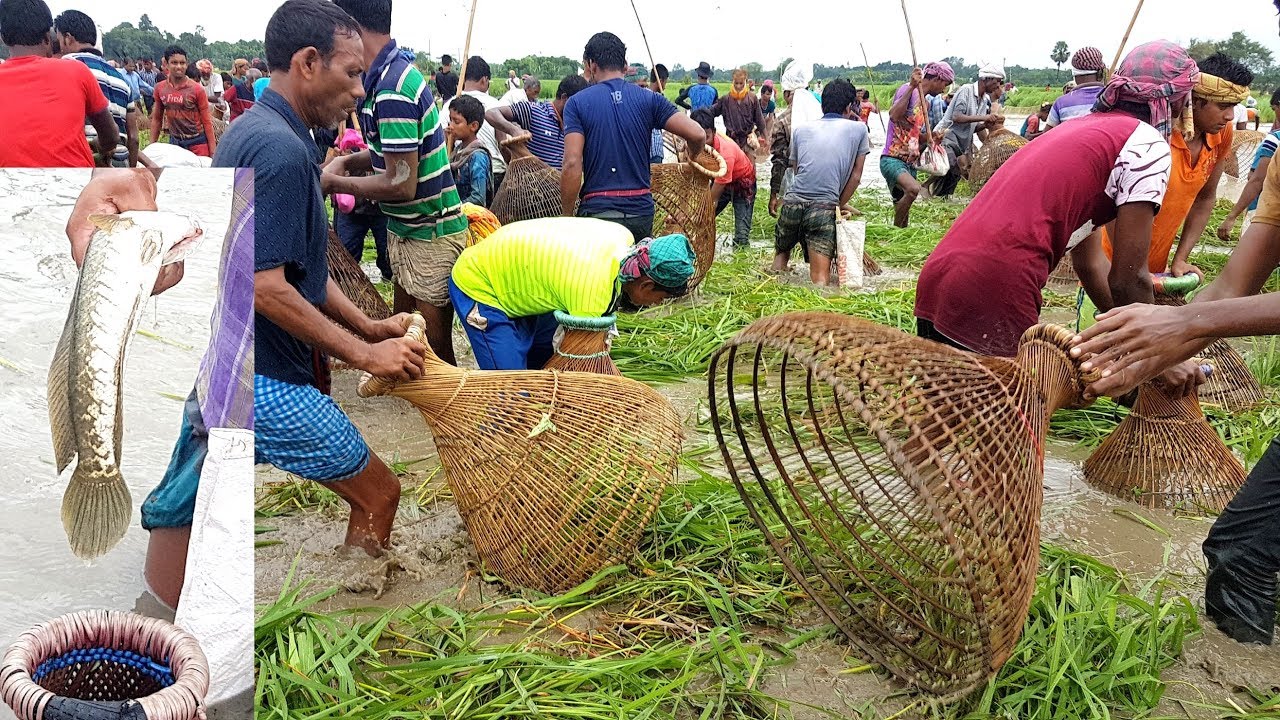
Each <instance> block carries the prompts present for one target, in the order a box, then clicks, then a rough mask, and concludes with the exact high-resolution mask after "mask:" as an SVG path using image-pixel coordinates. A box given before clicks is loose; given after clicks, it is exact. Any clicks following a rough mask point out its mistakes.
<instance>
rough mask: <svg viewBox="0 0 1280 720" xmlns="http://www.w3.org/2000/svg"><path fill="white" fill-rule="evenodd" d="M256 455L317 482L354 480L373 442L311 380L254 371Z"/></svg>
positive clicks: (364, 465)
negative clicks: (298, 381) (303, 382)
mask: <svg viewBox="0 0 1280 720" xmlns="http://www.w3.org/2000/svg"><path fill="white" fill-rule="evenodd" d="M253 423H254V426H253V430H254V433H253V436H254V446H253V454H254V461H255V462H258V463H270V464H271V465H274V466H276V467H277V468H279V469H281V470H283V471H285V472H287V473H291V474H293V475H297V476H298V477H300V478H303V479H306V480H314V481H316V482H322V483H323V482H337V481H341V480H349V479H351V478H353V477H355V476H356V475H359V474H360V473H362V472H364V469H365V468H366V467H368V465H369V446H368V445H367V444H365V441H364V438H363V437H361V435H360V431H359V430H357V429H356V426H355V425H354V424H352V422H351V418H349V417H347V414H346V413H344V412H342V408H339V407H338V404H337V403H336V402H334V401H333V398H331V397H329V396H328V395H325V394H324V393H321V392H320V390H319V389H317V388H316V387H314V386H311V385H294V384H293V383H287V382H281V381H279V380H274V379H272V378H269V377H265V376H263V375H256V374H255V375H254V376H253Z"/></svg>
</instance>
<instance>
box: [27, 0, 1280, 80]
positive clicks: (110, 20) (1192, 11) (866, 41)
mask: <svg viewBox="0 0 1280 720" xmlns="http://www.w3.org/2000/svg"><path fill="white" fill-rule="evenodd" d="M49 1H50V7H51V8H52V9H53V12H54V14H55V15H57V13H58V12H60V11H61V10H65V9H69V8H76V9H80V10H84V11H86V12H88V13H90V15H92V16H93V18H94V20H95V21H96V22H97V23H98V24H99V25H100V26H102V27H103V28H104V29H110V28H112V27H115V26H116V25H117V24H118V23H120V22H122V21H129V22H133V23H135V24H136V23H137V20H138V18H139V17H140V16H141V15H142V13H144V12H146V13H148V14H149V15H150V17H151V21H152V22H154V23H155V24H156V25H157V26H159V27H160V28H162V29H164V30H166V31H168V32H172V33H173V34H174V35H177V34H179V33H181V32H183V31H184V30H191V29H194V27H195V26H196V25H197V24H199V25H203V26H204V29H205V34H206V36H207V37H208V38H209V39H210V40H229V41H234V40H239V39H247V38H248V37H254V38H261V37H262V36H263V33H264V30H265V28H266V24H267V20H268V19H269V18H270V17H271V13H272V12H274V11H275V8H276V7H278V6H279V3H278V2H276V0H212V1H211V2H205V3H198V4H195V5H193V4H192V3H186V2H149V1H147V2H144V1H143V0H112V2H110V3H102V2H87V0H70V1H65V0H49ZM1135 5H1136V0H1073V1H1072V2H1055V1H1054V0H1042V1H1040V2H1036V1H1034V0H1032V1H1028V0H985V1H983V2H963V1H961V2H956V1H955V0H909V1H908V3H907V6H908V8H909V10H910V11H911V20H912V26H913V30H914V32H915V42H916V50H917V52H918V54H919V58H920V61H921V62H927V61H929V60H932V59H937V58H940V57H946V56H950V55H954V56H958V57H962V58H965V60H967V61H969V62H975V61H979V60H981V61H996V62H999V61H1001V60H1002V59H1005V60H1007V62H1008V63H1009V64H1010V65H1015V64H1016V65H1023V66H1026V67H1048V66H1052V65H1053V62H1052V61H1051V60H1050V59H1049V53H1050V51H1051V50H1052V49H1053V45H1054V43H1055V42H1056V41H1058V40H1065V41H1066V43H1067V45H1068V47H1070V48H1071V50H1072V51H1074V50H1075V49H1076V48H1077V47H1079V46H1081V45H1095V46H1097V47H1099V48H1101V49H1102V52H1103V55H1104V56H1105V57H1106V58H1107V61H1108V63H1110V61H1111V57H1112V55H1113V54H1114V53H1115V51H1116V47H1117V45H1118V44H1119V42H1120V39H1121V37H1123V35H1124V30H1125V26H1126V25H1127V24H1128V22H1129V18H1130V16H1131V15H1132V13H1133V8H1134V6H1135ZM470 7H471V5H470V0H398V2H396V3H395V10H394V16H393V18H392V28H391V30H392V34H393V35H394V36H395V37H396V38H397V40H399V41H400V43H401V44H403V45H409V46H412V47H414V48H415V49H418V50H428V48H430V52H431V54H432V55H433V56H439V55H440V54H441V53H445V52H448V53H451V54H453V55H454V56H458V55H461V52H462V47H463V42H464V40H465V38H466V31H467V16H468V13H469V11H470ZM636 7H637V8H638V9H639V11H640V19H641V20H642V21H643V22H644V27H645V31H646V32H647V33H648V37H649V43H650V45H651V47H652V50H653V56H654V60H655V61H656V62H660V63H665V64H666V65H667V66H669V67H674V66H675V65H676V64H683V65H684V66H685V67H686V68H690V67H693V66H694V65H696V64H697V63H698V62H699V61H700V60H706V61H708V62H710V63H711V64H712V65H713V66H715V67H727V66H730V65H734V64H740V63H745V62H753V61H754V62H760V63H763V64H765V66H766V67H769V66H773V65H776V64H777V63H778V62H779V61H780V60H782V59H783V58H784V57H790V56H796V57H799V56H801V55H804V56H805V57H806V59H809V60H812V61H814V62H818V63H823V64H828V65H837V64H850V65H853V64H861V63H862V52H861V50H859V47H858V45H859V43H862V44H863V45H864V46H865V47H866V51H867V56H868V57H869V58H870V61H871V64H872V65H875V64H876V63H879V62H882V61H885V60H894V61H902V62H906V61H908V60H909V59H910V55H911V53H910V48H909V46H908V44H907V32H906V25H905V24H904V23H903V19H902V11H901V8H900V6H899V3H897V2H894V1H893V0H880V1H879V2H868V1H867V0H844V1H840V0H835V1H832V0H824V1H820V0H769V1H767V2H766V1H763V0H702V1H701V2H697V1H696V0H695V1H692V2H691V1H690V0H636ZM193 8H199V12H193ZM781 8H790V9H793V10H794V15H795V17H794V23H795V24H794V26H791V25H789V24H788V21H787V20H786V19H784V18H783V17H782V16H781V14H780V9H781ZM830 8H838V9H835V10H830ZM824 9H825V10H824ZM1028 9H1030V11H1028ZM1051 18H1052V19H1051ZM600 30H609V31H611V32H613V33H616V34H617V35H618V36H620V37H621V38H622V39H623V42H625V43H626V44H627V55H628V58H627V59H628V60H632V61H637V62H644V63H645V64H646V65H647V64H648V61H647V54H646V52H645V48H644V43H643V41H642V39H641V37H640V31H639V28H638V26H637V24H636V18H635V15H634V14H633V13H632V10H631V4H630V2H629V1H628V0H597V1H596V2H584V1H583V0H573V1H568V0H535V1H533V2H513V1H512V0H478V7H477V11H476V20H475V29H474V31H473V34H472V39H471V48H472V54H478V55H482V56H484V57H485V58H486V59H490V60H494V61H498V60H503V59H507V58H512V57H522V56H524V55H535V54H537V55H565V56H568V57H571V58H573V59H575V60H576V59H579V58H580V57H581V56H582V47H583V45H584V44H586V41H587V38H589V37H590V36H591V35H592V34H593V33H595V32H598V31H600ZM1236 30H1242V31H1244V32H1245V34H1247V35H1248V36H1249V37H1250V38H1252V39H1254V40H1256V41H1258V42H1261V43H1263V44H1265V45H1266V47H1267V48H1269V49H1270V50H1271V51H1272V52H1273V53H1274V54H1275V55H1276V56H1277V57H1280V38H1278V37H1277V21H1276V12H1275V8H1274V6H1273V5H1272V3H1271V2H1270V0H1216V1H1215V2H1213V3H1212V5H1211V6H1210V5H1208V4H1205V3H1198V2H1191V1H1190V0H1146V4H1145V5H1144V7H1143V8H1142V14H1141V15H1140V16H1139V17H1138V22H1137V25H1136V26H1135V27H1134V29H1133V34H1132V35H1131V36H1130V39H1129V47H1132V46H1133V45H1134V44H1136V43H1141V42H1145V41H1147V40H1154V39H1158V38H1164V39H1168V40H1173V41H1176V42H1180V43H1183V44H1186V43H1188V42H1189V41H1190V40H1191V38H1192V37H1195V38H1208V39H1214V40H1217V39H1223V38H1226V37H1229V36H1230V35H1231V33H1232V32H1233V31H1236Z"/></svg>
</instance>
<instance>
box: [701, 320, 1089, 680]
mask: <svg viewBox="0 0 1280 720" xmlns="http://www.w3.org/2000/svg"><path fill="white" fill-rule="evenodd" d="M1070 337H1071V335H1070V333H1069V331H1067V330H1065V329H1063V328H1053V327H1051V326H1038V327H1036V328H1032V329H1031V330H1029V331H1028V332H1027V334H1026V336H1024V339H1023V346H1022V353H1021V354H1020V356H1019V358H1018V360H1017V361H1010V360H1007V359H1003V358H982V359H981V360H979V359H978V358H976V357H975V356H972V355H969V354H967V353H962V352H960V351H958V350H955V349H953V348H950V347H946V346H943V345H939V344H936V343H932V342H929V341H926V340H923V339H920V338H916V337H913V336H908V335H906V334H904V333H902V332H899V331H897V330H894V329H890V328H885V327H882V326H879V325H875V324H873V323H870V322H867V321H864V320H860V319H857V318H852V317H848V316H843V315H837V314H834V313H815V312H798V313H788V314H784V315H778V316H774V317H768V318H764V319H762V320H759V321H757V322H755V323H752V324H751V325H749V326H748V327H747V328H746V329H744V330H743V331H742V332H740V333H739V334H738V335H736V336H734V337H733V338H731V339H730V340H729V341H728V342H726V344H725V345H724V346H723V347H722V348H721V349H720V350H719V351H717V353H716V354H715V355H714V356H713V357H712V360H711V367H710V372H709V380H708V382H709V388H708V389H709V394H710V401H711V405H710V409H711V414H712V418H713V422H714V423H715V429H716V437H717V439H718V440H719V442H720V447H721V451H722V453H723V454H724V459H725V462H726V465H727V467H728V469H729V472H730V475H731V477H732V479H733V482H734V483H735V485H736V486H737V487H738V490H739V492H740V494H741V495H742V498H743V501H744V502H745V503H746V505H747V508H748V509H749V511H750V512H751V514H752V517H753V519H754V520H755V522H756V523H757V524H758V525H759V526H760V528H761V529H762V530H763V531H764V533H765V535H766V537H767V538H768V540H769V542H770V544H771V546H772V547H773V548H774V550H775V551H776V552H777V553H778V554H779V556H780V557H781V559H782V561H783V563H784V564H785V565H786V566H787V569H788V571H789V572H790V574H791V575H792V577H793V578H794V579H795V580H796V581H797V582H799V583H800V584H801V585H802V586H803V587H804V589H805V591H806V592H807V593H808V594H809V596H810V597H811V598H813V600H814V601H815V602H816V603H817V604H818V605H819V606H820V607H821V608H822V610H823V611H824V612H825V613H826V615H827V616H828V617H829V618H830V619H831V621H832V622H833V623H835V625H836V626H837V627H838V628H839V629H840V630H841V631H842V632H843V633H844V634H845V635H846V636H847V637H848V638H849V639H850V640H851V641H852V642H853V643H854V644H855V645H856V646H857V647H858V648H859V649H860V650H861V651H862V652H863V653H864V655H865V656H866V657H868V658H870V659H872V660H874V661H876V662H878V663H880V664H882V665H883V666H885V667H886V668H887V669H888V670H889V671H891V672H892V673H893V674H894V675H896V676H898V677H900V678H902V679H903V680H906V681H908V682H911V683H913V684H915V685H917V686H918V687H920V688H921V689H923V690H924V691H926V692H929V693H932V694H934V695H938V696H942V697H946V698H954V697H958V696H961V695H964V694H966V693H968V692H970V691H972V690H973V689H975V688H978V687H980V686H981V685H982V684H983V683H985V682H986V680H987V679H988V678H990V677H991V676H992V675H994V674H995V672H996V671H997V670H998V669H999V668H1000V666H1001V665H1002V664H1003V663H1004V662H1005V660H1006V659H1008V657H1009V655H1010V653H1011V652H1012V649H1013V647H1014V645H1015V643H1016V642H1017V639H1018V637H1019V634H1020V633H1021V631H1022V626H1023V623H1024V622H1025V619H1026V612H1027V608H1028V605H1029V603H1030V599H1031V594H1032V592H1033V590H1034V583H1035V574H1036V570H1037V565H1038V562H1039V533H1040V531H1039V520H1040V504H1041V496H1042V493H1043V489H1042V485H1041V483H1042V479H1043V456H1042V448H1041V442H1042V438H1043V436H1044V432H1045V426H1046V423H1047V417H1048V415H1049V413H1050V412H1051V411H1052V410H1053V409H1054V408H1056V407H1060V406H1066V405H1068V404H1078V403H1079V402H1080V400H1081V394H1082V392H1083V386H1082V385H1081V383H1080V380H1079V378H1078V376H1077V372H1076V370H1075V365H1074V364H1073V363H1072V361H1071V360H1070V359H1069V358H1068V356H1067V354H1066V351H1065V348H1066V347H1068V343H1069V340H1070Z"/></svg>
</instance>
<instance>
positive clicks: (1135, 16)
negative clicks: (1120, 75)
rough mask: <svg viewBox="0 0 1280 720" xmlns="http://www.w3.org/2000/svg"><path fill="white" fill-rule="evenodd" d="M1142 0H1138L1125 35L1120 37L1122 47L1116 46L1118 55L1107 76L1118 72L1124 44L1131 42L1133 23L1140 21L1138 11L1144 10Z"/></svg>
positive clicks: (1112, 62)
mask: <svg viewBox="0 0 1280 720" xmlns="http://www.w3.org/2000/svg"><path fill="white" fill-rule="evenodd" d="M1142 1H1143V0H1138V7H1136V8H1134V9H1133V17H1131V18H1129V27H1127V28H1125V31H1124V37H1123V38H1121V39H1120V47H1118V48H1116V57H1115V59H1114V60H1112V61H1111V69H1110V70H1108V71H1107V78H1110V77H1111V76H1112V75H1115V74H1116V68H1117V67H1119V65H1120V56H1121V55H1122V54H1123V53H1124V46H1125V45H1126V44H1128V42H1129V33H1131V32H1133V25H1134V23H1136V22H1138V13H1140V12H1142Z"/></svg>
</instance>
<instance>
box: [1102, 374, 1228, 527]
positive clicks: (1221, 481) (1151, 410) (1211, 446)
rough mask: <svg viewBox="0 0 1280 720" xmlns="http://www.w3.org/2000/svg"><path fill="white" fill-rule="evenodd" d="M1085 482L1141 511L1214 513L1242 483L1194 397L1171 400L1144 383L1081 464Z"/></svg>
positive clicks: (1218, 510)
mask: <svg viewBox="0 0 1280 720" xmlns="http://www.w3.org/2000/svg"><path fill="white" fill-rule="evenodd" d="M1215 372H1216V371H1215ZM1084 479H1085V481H1086V482H1088V483H1089V484H1090V485H1093V486H1094V487H1096V488H1098V489H1100V490H1103V491H1105V492H1108V493H1110V494H1112V495H1115V496H1117V497H1121V498H1124V499H1126V500H1133V501H1134V502H1137V503H1138V504H1140V505H1142V506H1144V507H1148V508H1161V509H1171V510H1174V509H1176V510H1179V511H1182V512H1186V513H1196V514H1216V513H1219V512H1221V511H1222V509H1223V508H1225V507H1226V506H1227V503H1229V502H1231V498H1233V497H1235V494H1236V491H1237V490H1239V489H1240V486H1241V485H1243V484H1244V479H1245V470H1244V466H1243V465H1241V464H1240V461H1239V460H1238V459H1236V456H1235V455H1233V454H1232V453H1231V451H1230V450H1229V449H1228V448H1227V446H1226V445H1224V444H1223V443H1222V439H1221V438H1219V437H1218V434H1217V433H1216V432H1214V431H1213V427H1212V426H1210V425H1209V421H1208V420H1206V419H1205V417H1204V413H1202V412H1200V403H1199V401H1198V400H1197V399H1196V396H1195V395H1194V394H1192V395H1191V396H1189V397H1171V396H1169V395H1168V394H1167V393H1166V392H1164V390H1162V389H1161V388H1160V387H1158V386H1157V385H1155V384H1154V383H1145V384H1143V385H1142V386H1141V387H1140V388H1139V389H1138V400H1137V402H1135V403H1134V405H1133V411H1132V412H1130V413H1129V416H1128V417H1126V418H1125V419H1124V420H1122V421H1121V422H1120V424H1119V425H1117V426H1116V429H1115V430H1112V431H1111V434H1110V435H1108V436H1107V439H1106V440H1104V441H1103V442H1102V445H1100V446H1098V449H1097V450H1095V451H1094V452H1093V454H1092V455H1090V456H1089V459H1088V460H1086V461H1085V463H1084Z"/></svg>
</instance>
